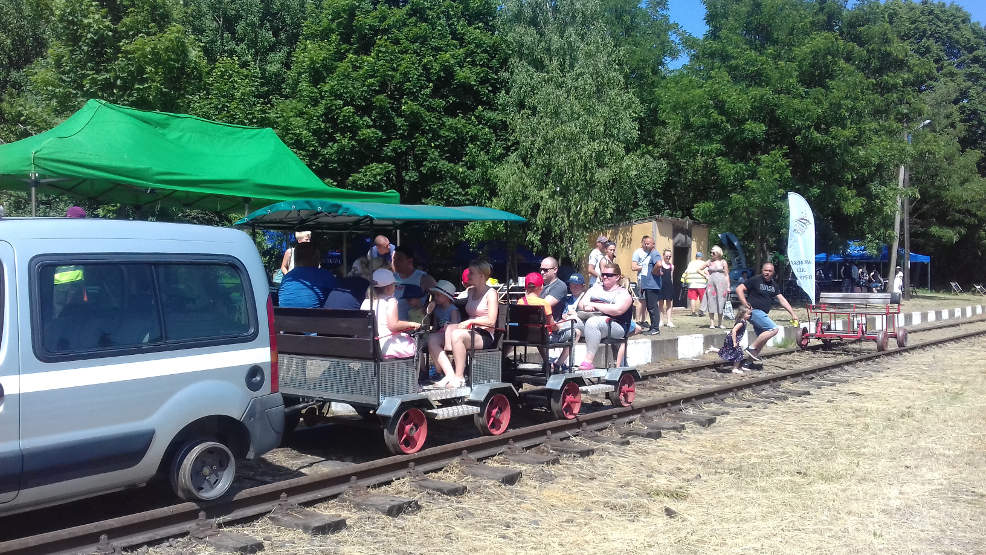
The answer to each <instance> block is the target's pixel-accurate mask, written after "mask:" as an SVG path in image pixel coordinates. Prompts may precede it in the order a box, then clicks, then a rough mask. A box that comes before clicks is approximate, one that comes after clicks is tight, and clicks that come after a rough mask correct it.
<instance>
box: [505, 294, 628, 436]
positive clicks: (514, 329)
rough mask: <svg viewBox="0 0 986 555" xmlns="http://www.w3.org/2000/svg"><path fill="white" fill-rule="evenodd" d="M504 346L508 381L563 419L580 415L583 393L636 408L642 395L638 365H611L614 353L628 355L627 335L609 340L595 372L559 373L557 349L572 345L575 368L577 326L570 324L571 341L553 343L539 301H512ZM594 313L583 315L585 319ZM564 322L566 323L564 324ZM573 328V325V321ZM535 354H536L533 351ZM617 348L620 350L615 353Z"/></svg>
mask: <svg viewBox="0 0 986 555" xmlns="http://www.w3.org/2000/svg"><path fill="white" fill-rule="evenodd" d="M505 309H506V313H507V319H506V320H507V326H506V335H505V338H504V341H503V345H504V364H505V370H504V379H506V380H508V381H510V382H511V383H512V384H514V385H515V386H517V387H518V388H520V387H523V386H524V385H530V386H534V387H533V388H531V389H527V390H522V391H521V393H522V396H523V397H524V398H527V399H530V398H534V399H537V400H538V401H541V402H543V403H544V404H545V405H546V406H547V407H548V409H549V410H550V411H551V413H552V414H553V415H554V416H555V418H558V419H566V420H570V419H573V418H575V417H576V416H578V414H579V410H580V409H581V407H582V395H583V394H586V395H592V394H596V395H598V394H605V395H606V396H607V398H608V399H609V401H610V402H611V403H612V404H613V405H614V406H620V407H626V406H630V405H631V404H632V403H633V401H634V398H635V397H636V382H637V380H639V379H640V373H639V372H638V371H637V369H636V368H630V367H625V366H619V364H616V365H615V366H613V367H610V364H609V361H610V355H611V354H612V355H613V360H614V361H616V362H617V363H618V362H619V357H620V355H619V353H620V351H622V352H623V357H624V360H625V358H626V345H627V340H626V338H625V337H624V338H621V339H604V340H603V342H602V345H601V346H602V347H603V351H604V360H605V362H604V363H603V367H602V368H593V369H592V370H569V371H565V372H557V371H554V368H553V367H552V365H551V363H550V361H549V359H548V356H547V354H548V352H549V351H550V350H551V349H564V348H567V349H568V353H569V356H568V364H567V366H568V368H570V369H571V368H573V367H574V352H575V343H574V341H573V337H574V328H570V330H569V331H570V332H571V333H570V334H569V338H568V340H567V341H552V336H551V333H550V332H549V329H548V320H547V315H546V314H545V312H544V308H543V307H541V306H536V305H520V304H514V303H508V304H507V305H506V307H505ZM592 315H594V314H590V313H585V312H583V313H581V314H580V318H582V319H585V318H587V317H589V316H592ZM560 325H562V326H564V325H565V324H564V323H562V324H560ZM569 325H570V326H571V324H569ZM532 349H533V350H534V351H535V352H533V353H532V352H531V350H532ZM612 350H615V351H616V352H615V353H612V352H611V351H612Z"/></svg>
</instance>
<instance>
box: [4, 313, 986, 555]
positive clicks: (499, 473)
mask: <svg viewBox="0 0 986 555" xmlns="http://www.w3.org/2000/svg"><path fill="white" fill-rule="evenodd" d="M984 322H986V320H983V319H979V320H967V321H963V322H961V323H949V324H939V325H934V326H927V327H924V328H921V329H920V330H917V329H915V330H914V331H915V332H916V331H921V332H932V331H936V330H942V331H944V330H946V329H947V328H954V327H958V326H967V327H972V328H976V329H973V330H971V331H964V332H962V333H959V334H953V335H949V336H947V337H937V338H932V339H929V340H927V341H921V342H915V344H914V345H911V346H908V347H906V348H904V349H897V350H891V351H885V352H876V351H875V350H874V351H873V352H856V353H836V355H837V356H834V357H831V358H832V359H831V360H826V361H824V362H823V363H821V364H815V365H812V366H806V367H803V368H791V366H796V365H797V364H800V362H796V361H799V360H804V359H803V358H801V357H803V356H804V354H803V353H799V352H798V350H797V349H786V350H778V351H774V352H773V353H771V354H770V355H769V356H767V357H765V360H766V361H769V362H768V364H770V366H772V367H775V366H776V367H777V369H776V370H773V371H764V372H757V373H751V374H745V375H743V376H734V375H722V374H720V375H718V376H719V377H720V378H722V379H721V380H718V381H716V382H714V383H713V382H710V381H708V380H704V379H701V378H700V379H699V381H700V382H702V383H695V382H694V381H692V380H688V379H684V380H682V381H679V382H677V383H674V384H673V386H674V389H679V388H680V389H683V390H681V391H666V390H663V391H662V390H661V388H660V387H652V386H651V385H650V384H651V383H654V384H656V383H657V382H658V379H659V378H671V379H676V378H680V377H681V376H685V377H687V376H688V375H689V374H696V373H702V372H713V371H714V370H715V368H716V367H718V366H721V363H719V362H716V361H700V362H692V363H685V364H676V365H674V366H672V367H664V368H661V369H658V370H653V371H651V372H646V373H644V374H645V376H644V377H645V378H647V380H646V385H645V384H644V382H642V383H641V393H642V394H641V395H640V396H639V397H638V399H637V401H635V403H634V405H633V406H631V407H625V408H606V409H600V408H599V407H598V406H597V407H595V409H596V410H591V411H589V412H587V413H585V414H580V416H579V417H578V418H577V419H575V420H569V421H554V420H553V421H549V422H541V423H535V424H532V425H529V426H526V427H523V428H519V429H514V430H510V431H508V432H506V433H504V434H503V435H501V436H496V437H479V438H469V439H465V440H462V441H458V442H454V443H450V444H446V445H441V446H437V447H433V448H430V449H426V450H424V451H421V452H419V453H416V454H414V455H404V456H393V457H387V458H383V459H379V460H374V461H369V462H365V463H361V464H356V465H351V466H347V467H345V468H340V469H337V470H334V471H330V472H326V473H321V474H315V475H308V476H302V477H297V478H292V479H289V480H286V481H279V482H275V483H270V484H264V485H260V486H257V487H254V488H250V489H247V490H243V491H241V492H239V493H237V494H236V495H235V496H234V497H233V498H232V499H229V500H227V501H224V502H221V503H215V504H210V505H207V506H199V505H196V504H194V503H181V504H178V505H172V506H168V507H161V508H156V509H152V510H148V511H143V512H139V513H135V514H129V515H125V516H120V517H117V518H111V519H107V520H103V521H100V522H94V523H90V524H84V525H81V526H75V527H71V528H67V529H63V530H54V531H50V532H44V533H41V534H36V535H32V536H27V537H22V538H17V539H13V540H9V541H5V542H2V543H0V553H56V552H87V553H112V552H115V551H116V550H119V549H122V548H129V547H135V546H139V545H144V544H148V543H153V542H156V541H160V540H162V539H166V538H170V537H176V536H184V535H192V536H193V537H196V538H199V539H202V540H203V541H208V542H211V543H212V544H213V545H216V546H219V547H220V548H223V547H229V546H233V547H239V548H241V549H248V548H250V546H252V548H254V549H259V548H262V543H258V542H257V540H254V539H252V538H247V537H238V536H237V535H236V534H235V532H234V533H230V532H227V531H220V530H219V529H218V528H217V525H218V524H225V523H230V522H235V521H240V520H246V519H250V518H255V517H258V516H262V515H267V514H271V515H272V520H274V521H275V522H278V523H280V524H281V525H284V526H289V527H300V528H302V529H306V527H307V530H308V531H310V532H312V533H325V532H331V531H333V530H337V529H340V528H341V527H344V526H345V522H344V521H340V520H341V519H333V518H332V517H330V516H326V515H323V514H321V513H314V512H312V511H306V510H305V509H303V508H301V507H300V505H301V504H305V503H313V502H316V501H321V500H325V499H329V498H332V497H335V496H339V495H343V496H345V497H346V498H347V499H348V500H350V501H351V502H353V503H356V504H357V505H362V506H364V507H367V508H370V509H375V510H378V511H381V512H384V513H386V514H390V515H394V514H399V513H400V512H401V511H405V510H411V509H413V508H414V507H413V506H414V503H415V502H414V501H413V500H407V499H399V498H392V497H383V498H381V497H380V496H375V495H374V494H373V493H372V491H371V490H368V489H367V488H369V487H372V486H375V485H379V484H384V483H387V482H390V481H393V480H395V479H399V478H405V477H411V478H412V480H413V481H414V482H415V483H417V484H418V485H419V487H422V488H428V489H437V490H438V491H445V492H446V493H450V492H451V488H452V486H455V484H447V483H443V482H436V481H434V480H430V481H429V480H428V479H427V477H426V476H425V473H427V472H430V471H434V470H438V469H441V468H444V467H445V466H447V465H449V464H451V463H453V462H458V463H459V464H461V465H462V469H463V472H465V473H466V474H470V475H473V476H478V477H483V478H488V479H493V480H499V481H501V482H503V483H512V482H515V481H516V480H517V479H518V478H519V475H520V472H519V471H516V470H505V469H503V468H502V467H496V468H495V467H490V466H487V465H484V464H482V462H481V461H482V459H484V458H487V457H491V456H494V455H498V454H502V453H505V452H506V453H508V458H512V459H513V460H514V461H515V462H518V463H523V462H527V463H538V462H547V461H550V460H551V459H552V458H554V457H557V455H558V454H565V453H575V454H585V451H586V448H585V447H584V446H582V447H580V446H575V445H572V444H566V443H565V442H561V441H559V438H565V437H569V436H574V435H582V436H584V437H586V438H587V439H589V440H590V442H591V441H600V442H604V441H611V437H612V436H609V438H607V437H603V436H598V435H596V434H597V433H598V432H599V431H600V430H603V429H606V428H614V429H616V430H618V431H619V432H620V434H622V435H626V436H636V437H649V438H657V437H660V435H661V432H662V431H666V430H670V429H680V428H681V426H682V425H691V424H695V423H699V424H707V423H710V422H711V421H713V420H714V418H715V415H716V412H717V411H719V410H720V409H715V410H706V411H703V410H702V409H698V411H697V412H695V409H694V408H693V407H699V406H700V405H701V404H702V403H706V402H709V401H721V400H723V399H728V398H729V397H731V396H734V395H735V394H737V393H740V392H749V395H751V396H754V397H753V398H754V399H758V400H760V401H762V402H773V401H776V400H782V399H785V398H789V397H791V396H797V395H805V394H808V393H809V391H808V389H810V388H812V387H817V386H820V385H832V384H833V383H838V382H843V381H846V380H845V379H843V378H830V379H829V380H825V379H824V376H825V374H826V373H827V372H830V371H832V370H834V369H837V368H839V367H842V366H846V365H847V364H854V363H858V362H864V361H867V360H871V359H875V358H879V357H883V356H891V355H897V354H900V353H905V352H908V351H911V350H914V349H922V348H926V347H929V346H934V345H939V344H942V343H946V342H949V341H955V340H961V339H966V338H971V337H976V336H980V335H983V334H986V326H984V325H982V324H983V323H984ZM916 335H917V334H915V336H916ZM922 335H923V333H922ZM912 337H913V338H915V339H917V337H914V336H912ZM811 348H812V349H813V350H814V349H821V348H822V346H821V345H815V346H812V347H811ZM787 359H791V362H785V361H786V360H787ZM833 380H834V381H833ZM790 384H801V387H802V388H799V387H798V386H797V385H795V386H794V387H791V386H790ZM804 387H807V388H808V389H803V388H804ZM727 403H728V401H727ZM631 422H636V423H638V424H637V425H634V426H632V427H630V426H628V424H629V423H631ZM538 446H541V447H539V449H537V450H536V451H537V452H532V451H525V450H529V449H531V448H534V447H538ZM589 452H591V449H589Z"/></svg>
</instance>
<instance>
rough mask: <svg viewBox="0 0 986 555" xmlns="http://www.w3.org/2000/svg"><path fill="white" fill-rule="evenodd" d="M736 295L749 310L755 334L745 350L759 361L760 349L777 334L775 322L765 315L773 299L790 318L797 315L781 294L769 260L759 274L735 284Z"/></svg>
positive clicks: (771, 305)
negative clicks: (754, 337) (755, 336)
mask: <svg viewBox="0 0 986 555" xmlns="http://www.w3.org/2000/svg"><path fill="white" fill-rule="evenodd" d="M736 296H737V297H739V302H740V303H741V304H742V305H743V306H745V307H746V308H747V310H750V322H751V323H752V324H753V332H754V333H755V334H757V338H756V339H754V340H753V343H751V344H750V346H749V347H747V348H746V352H747V354H749V355H750V358H752V359H753V360H755V361H758V362H759V361H760V350H761V349H763V346H764V345H766V344H767V341H770V338H772V337H774V336H775V335H777V324H775V323H774V321H773V320H771V319H770V317H769V316H768V315H767V314H768V313H769V312H770V309H771V308H773V307H774V299H777V302H779V303H781V306H782V307H784V309H785V310H787V312H788V314H790V315H791V319H792V320H797V319H798V317H797V316H796V315H795V314H794V309H793V308H791V303H789V302H787V299H785V298H784V295H781V291H780V284H779V283H777V282H776V281H775V280H774V265H773V264H771V263H770V262H766V263H764V265H763V267H761V268H760V275H759V276H755V277H752V278H750V279H748V280H746V281H745V282H744V283H741V284H739V285H738V286H736Z"/></svg>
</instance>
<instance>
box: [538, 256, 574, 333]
mask: <svg viewBox="0 0 986 555" xmlns="http://www.w3.org/2000/svg"><path fill="white" fill-rule="evenodd" d="M541 278H542V279H543V280H544V287H543V288H541V294H540V296H541V298H542V299H544V300H546V301H548V306H550V307H551V317H552V318H554V319H555V321H556V322H557V321H559V320H561V319H562V313H563V312H564V311H565V303H563V302H562V301H563V300H565V296H566V295H568V286H566V285H565V282H564V281H562V280H560V279H558V261H557V260H556V259H555V258H554V257H552V256H549V257H547V258H545V259H544V260H542V261H541Z"/></svg>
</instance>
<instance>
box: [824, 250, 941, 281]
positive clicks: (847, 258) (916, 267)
mask: <svg viewBox="0 0 986 555" xmlns="http://www.w3.org/2000/svg"><path fill="white" fill-rule="evenodd" d="M910 260H911V276H910V277H911V279H910V283H911V290H912V293H913V292H914V290H915V289H916V286H917V284H919V283H921V284H923V286H924V287H926V288H929V289H930V288H931V257H930V256H928V255H925V254H918V253H916V252H912V253H910ZM815 264H816V266H817V267H818V268H819V269H820V270H821V274H822V275H820V276H818V277H817V278H816V283H817V285H818V288H819V291H820V292H821V291H843V290H844V286H845V284H844V283H843V281H844V279H845V278H844V277H843V275H842V274H843V268H844V267H845V266H847V265H851V264H856V265H872V266H876V267H877V268H878V269H879V270H880V274H881V276H882V278H883V281H884V282H885V285H884V288H883V290H889V288H891V287H892V286H893V277H894V276H893V268H890V267H889V264H890V249H889V248H888V247H887V245H882V246H881V247H880V249H879V251H878V252H877V253H872V252H867V250H866V248H865V245H864V244H863V242H862V241H849V242H848V243H846V247H845V249H843V250H842V252H839V253H824V252H822V253H818V254H816V255H815ZM897 265H898V266H901V267H903V265H904V249H897Z"/></svg>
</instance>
